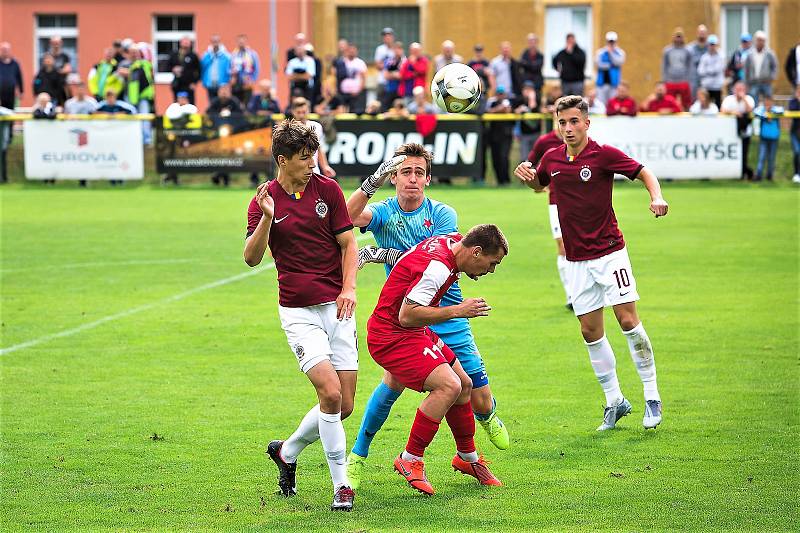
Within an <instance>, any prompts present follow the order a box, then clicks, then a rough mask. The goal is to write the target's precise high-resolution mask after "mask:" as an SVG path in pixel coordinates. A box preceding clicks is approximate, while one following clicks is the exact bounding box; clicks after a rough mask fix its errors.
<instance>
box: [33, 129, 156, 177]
mask: <svg viewBox="0 0 800 533" xmlns="http://www.w3.org/2000/svg"><path fill="white" fill-rule="evenodd" d="M24 133H25V177H26V178H27V179H86V180H97V179H118V180H140V179H142V178H144V152H143V149H142V125H141V122H139V121H137V120H99V121H90V120H26V121H25V123H24Z"/></svg>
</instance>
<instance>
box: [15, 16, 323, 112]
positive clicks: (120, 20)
mask: <svg viewBox="0 0 800 533" xmlns="http://www.w3.org/2000/svg"><path fill="white" fill-rule="evenodd" d="M192 13H193V14H194V15H195V19H194V20H195V32H196V34H197V43H198V45H197V46H196V50H195V51H196V52H198V55H199V56H201V57H202V54H203V53H204V52H205V49H206V48H207V46H208V41H209V38H210V36H211V35H212V34H214V33H218V34H219V35H220V36H221V37H222V40H223V43H224V44H225V46H226V47H227V48H228V50H231V49H233V48H234V47H235V46H236V35H238V34H240V33H245V34H247V35H248V38H249V43H250V46H252V47H253V48H254V49H255V50H256V51H257V52H258V54H259V58H260V60H261V77H270V34H269V2H268V1H267V0H214V1H211V0H193V1H192V2H187V1H176V0H172V1H169V0H164V1H155V0H137V1H136V2H133V3H124V2H123V3H119V2H104V1H100V0H37V1H36V2H32V1H30V0H1V1H0V36H2V37H0V38H1V39H2V40H5V41H9V42H10V43H11V45H12V47H13V54H14V56H15V57H16V59H17V61H19V63H20V66H21V67H22V72H23V76H24V81H25V94H24V97H23V99H22V102H21V103H22V105H24V106H29V105H31V104H32V103H33V95H32V94H31V82H32V79H33V77H34V76H35V75H36V69H35V68H34V65H35V64H37V63H38V61H37V62H36V63H35V58H34V29H35V15H36V14H76V15H77V16H78V56H79V71H80V74H81V76H82V77H83V78H85V77H86V75H87V73H88V72H89V70H90V69H91V67H92V65H94V64H95V63H96V62H97V61H99V60H100V58H101V57H102V54H103V49H104V48H106V47H108V46H110V45H111V43H112V42H113V41H114V40H115V39H122V38H125V37H131V38H132V39H134V40H135V41H137V42H139V41H147V42H152V39H153V16H154V15H170V14H178V15H182V14H192ZM277 13H278V17H277V18H278V23H277V34H278V43H279V48H280V52H279V55H278V61H277V64H278V71H279V76H278V80H277V82H276V83H275V84H274V86H275V87H277V88H278V90H279V97H280V100H281V102H285V101H286V98H287V95H288V81H287V80H286V77H285V75H284V74H283V72H282V69H283V68H284V67H285V53H286V52H285V49H286V46H287V45H288V43H291V42H293V38H294V34H295V33H297V32H298V31H300V28H301V27H309V25H310V21H311V17H310V12H309V10H308V6H307V3H306V2H301V1H292V2H287V1H281V0H279V1H277ZM301 15H305V20H301ZM196 95H197V96H198V106H199V107H200V108H201V109H204V108H205V107H206V106H207V104H208V100H207V98H206V93H205V90H203V89H202V88H200V89H199V90H197V91H196ZM170 102H172V92H171V90H170V87H169V84H158V85H157V92H156V107H157V110H158V111H159V112H161V111H163V110H164V109H165V108H166V106H167V105H169V103H170Z"/></svg>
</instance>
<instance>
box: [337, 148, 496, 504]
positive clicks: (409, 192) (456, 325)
mask: <svg viewBox="0 0 800 533" xmlns="http://www.w3.org/2000/svg"><path fill="white" fill-rule="evenodd" d="M432 159H433V155H432V154H431V153H430V152H429V151H427V150H426V149H425V148H424V147H423V146H422V145H420V144H415V143H407V144H404V145H402V146H400V147H399V148H398V149H397V150H396V151H395V153H394V157H393V158H392V159H391V160H389V161H385V162H384V163H383V164H381V166H380V167H378V170H377V171H375V174H373V175H372V176H370V177H368V178H367V179H366V180H364V183H362V184H361V187H359V188H358V189H356V191H355V192H353V194H351V195H350V198H349V199H348V200H347V211H348V213H349V215H350V218H351V219H352V221H353V225H354V226H356V227H358V228H361V231H362V232H364V233H366V232H367V231H371V232H372V234H373V235H374V236H375V241H376V242H377V244H378V246H377V247H375V246H367V247H365V248H362V249H361V250H360V251H359V253H358V266H359V268H361V267H362V266H364V264H366V263H383V264H384V266H385V268H386V275H387V276H388V275H389V271H390V270H391V269H392V266H393V265H394V264H395V263H396V262H397V260H398V259H399V258H400V256H401V255H402V254H403V253H405V252H406V250H408V249H410V248H412V247H413V246H415V245H417V244H418V243H420V242H422V241H423V240H425V239H427V238H428V237H431V236H433V235H444V234H447V233H453V232H457V231H458V225H457V221H456V212H455V210H454V209H453V208H452V207H450V206H449V205H446V204H443V203H441V202H437V201H435V200H431V199H430V198H426V197H425V187H427V186H428V185H430V183H431V162H432ZM387 178H388V179H389V180H390V181H391V183H392V185H394V187H395V190H396V196H393V197H390V198H388V199H386V200H384V201H382V202H376V203H371V204H369V205H367V204H368V202H369V200H370V198H372V195H373V194H375V192H376V191H377V190H378V189H379V188H380V187H381V186H382V185H383V183H384V182H385V181H386V179H387ZM461 301H462V296H461V289H460V288H459V286H458V282H456V283H454V284H453V286H452V287H451V288H450V289H449V290H448V292H447V293H446V294H445V295H444V297H443V298H442V303H441V305H442V306H448V305H455V304H458V303H461ZM430 328H431V329H432V330H433V331H434V332H435V333H436V334H437V335H438V336H439V337H440V338H441V339H442V340H443V341H444V343H445V344H446V345H447V346H448V347H449V348H450V349H451V350H453V352H455V354H456V357H457V358H458V360H459V361H460V362H461V365H462V366H463V367H464V371H465V372H466V373H467V374H468V375H469V377H470V378H471V379H472V396H471V403H472V409H473V412H474V414H475V419H476V420H477V421H478V423H480V425H481V426H482V427H483V429H484V430H485V431H486V433H487V434H488V436H489V440H490V441H491V442H492V444H494V445H495V446H496V447H497V448H499V449H501V450H505V449H506V448H508V446H509V437H508V430H507V429H506V428H505V426H504V425H503V422H502V421H501V420H500V419H499V418H498V417H497V413H496V412H495V405H496V403H495V400H494V397H493V396H492V392H491V390H490V389H489V378H488V377H487V375H486V369H485V367H484V364H483V359H482V358H481V355H480V353H479V352H478V348H477V346H476V345H475V339H474V338H473V336H472V330H471V329H470V326H469V322H468V321H467V319H465V318H457V319H453V320H449V321H447V322H443V323H441V324H437V325H434V326H431V327H430ZM402 391H403V385H401V384H400V383H399V382H397V381H395V380H394V379H393V378H392V377H391V375H390V374H384V377H383V380H382V381H381V383H380V384H379V385H378V386H377V387H376V388H375V390H374V391H373V392H372V395H371V396H370V398H369V401H368V402H367V408H366V411H365V412H364V417H363V418H362V420H361V427H360V428H359V431H358V437H357V438H356V442H355V444H354V445H353V449H352V451H351V453H350V455H349V457H348V458H347V475H348V478H349V479H350V482H351V483H352V485H353V488H354V489H355V488H357V487H358V486H359V484H360V481H361V477H362V470H363V467H364V461H365V459H366V458H367V455H368V453H369V447H370V444H371V443H372V439H373V438H374V437H375V434H376V433H377V432H378V431H379V430H380V428H381V426H382V425H383V423H384V422H385V421H386V418H387V417H388V416H389V410H390V409H391V408H392V405H393V404H394V402H395V401H396V400H397V398H399V397H400V393H401V392H402Z"/></svg>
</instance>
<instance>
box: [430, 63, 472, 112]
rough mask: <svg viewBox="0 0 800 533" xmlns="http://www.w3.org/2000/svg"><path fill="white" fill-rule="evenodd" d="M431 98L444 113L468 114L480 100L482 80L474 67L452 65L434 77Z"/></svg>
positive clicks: (442, 69) (444, 67)
mask: <svg viewBox="0 0 800 533" xmlns="http://www.w3.org/2000/svg"><path fill="white" fill-rule="evenodd" d="M431 96H433V102H434V103H435V104H436V105H437V106H439V109H441V110H442V111H446V112H448V113H466V112H467V111H469V110H470V109H472V108H473V107H475V104H477V103H478V100H480V97H481V79H480V78H479V77H478V75H477V74H476V73H475V71H474V70H472V67H468V66H467V65H464V64H463V63H450V64H449V65H445V66H443V67H442V68H440V69H439V71H438V72H437V73H436V74H435V75H434V76H433V81H431Z"/></svg>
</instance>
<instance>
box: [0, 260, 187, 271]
mask: <svg viewBox="0 0 800 533" xmlns="http://www.w3.org/2000/svg"><path fill="white" fill-rule="evenodd" d="M198 261H199V260H198V259H132V260H130V261H101V262H93V263H66V264H63V265H44V266H38V267H21V268H4V269H0V273H3V274H5V273H7V272H35V271H39V270H64V269H65V268H96V267H116V266H134V265H172V264H176V263H196V262H198Z"/></svg>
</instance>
